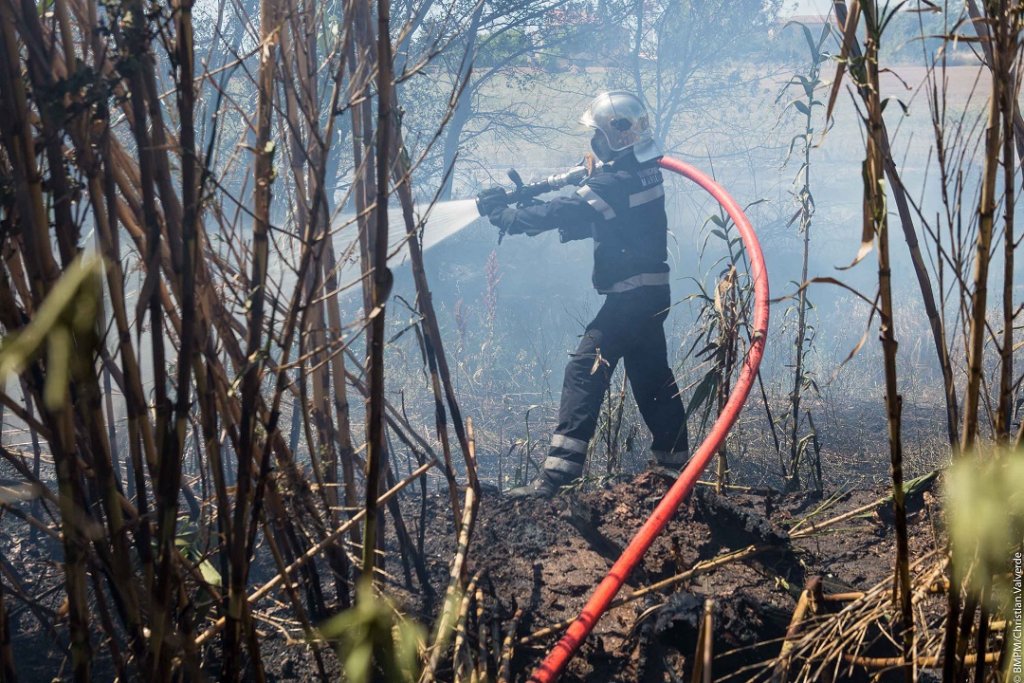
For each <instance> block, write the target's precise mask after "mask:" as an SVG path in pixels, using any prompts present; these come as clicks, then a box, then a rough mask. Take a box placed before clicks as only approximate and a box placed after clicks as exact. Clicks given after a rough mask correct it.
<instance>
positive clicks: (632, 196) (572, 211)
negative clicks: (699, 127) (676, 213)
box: [489, 154, 669, 294]
mask: <svg viewBox="0 0 1024 683" xmlns="http://www.w3.org/2000/svg"><path fill="white" fill-rule="evenodd" d="M489 218H490V220H491V222H492V223H494V224H495V225H497V226H498V227H500V228H503V229H504V230H506V231H507V232H508V234H510V235H515V234H518V233H525V234H527V235H531V236H532V235H537V234H540V233H542V232H545V231H548V230H556V229H557V230H558V231H559V233H560V235H561V239H562V241H563V242H569V241H571V240H579V239H585V238H587V237H592V238H593V239H594V272H593V278H592V279H593V283H594V288H595V289H597V291H598V292H599V293H601V294H613V293H619V292H627V291H630V290H633V289H637V288H638V287H644V286H651V285H668V270H669V268H668V263H667V261H668V250H667V245H666V240H667V233H668V220H667V218H666V217H665V188H664V178H663V176H662V174H661V168H660V167H659V166H658V162H657V160H652V161H648V162H645V163H642V164H641V163H638V162H637V161H636V159H635V158H634V157H633V155H632V154H628V155H626V156H625V157H623V158H621V159H617V160H615V161H613V162H611V163H610V164H606V165H604V166H603V167H601V168H600V169H599V170H598V171H597V172H596V173H595V174H594V175H592V176H591V177H590V178H588V179H587V180H586V181H585V182H584V183H583V185H582V186H581V187H580V188H579V189H578V190H577V191H576V193H575V194H574V195H571V196H568V197H556V198H554V199H551V200H550V201H546V202H541V203H539V204H536V205H534V206H527V207H524V208H517V209H516V208H506V209H501V210H498V211H495V212H493V213H491V214H490V216H489Z"/></svg>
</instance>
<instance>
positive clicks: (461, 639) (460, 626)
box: [452, 572, 481, 683]
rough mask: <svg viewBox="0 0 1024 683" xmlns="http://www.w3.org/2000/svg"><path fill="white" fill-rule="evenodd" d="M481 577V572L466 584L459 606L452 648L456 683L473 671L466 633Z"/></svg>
mask: <svg viewBox="0 0 1024 683" xmlns="http://www.w3.org/2000/svg"><path fill="white" fill-rule="evenodd" d="M480 576H481V574H480V572H477V573H476V574H474V575H473V578H471V579H470V580H469V583H468V584H466V590H465V591H463V593H462V601H461V602H460V604H459V615H458V619H457V621H456V622H455V645H454V647H453V648H452V668H454V669H455V678H454V681H455V683H460V682H461V681H462V680H463V673H464V672H465V671H466V669H467V668H468V669H470V670H472V669H473V667H472V662H471V660H470V654H469V652H468V645H467V643H466V631H467V629H468V622H469V611H470V610H469V607H470V605H471V604H472V602H473V598H474V596H475V595H476V591H477V584H478V583H479V581H480Z"/></svg>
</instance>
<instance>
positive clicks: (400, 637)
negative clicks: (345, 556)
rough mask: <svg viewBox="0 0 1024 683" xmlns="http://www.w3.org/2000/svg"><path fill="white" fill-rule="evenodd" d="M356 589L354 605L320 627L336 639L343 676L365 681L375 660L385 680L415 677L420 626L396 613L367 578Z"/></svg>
mask: <svg viewBox="0 0 1024 683" xmlns="http://www.w3.org/2000/svg"><path fill="white" fill-rule="evenodd" d="M356 590H357V592H356V604H355V607H352V608H350V609H347V610H345V611H344V612H342V613H341V614H339V615H338V616H336V617H334V618H332V619H331V620H330V621H328V622H327V623H326V624H324V625H323V626H322V627H321V628H320V631H321V632H322V633H323V634H324V635H325V636H326V637H328V638H333V639H337V641H338V656H339V658H340V659H341V662H342V666H344V668H345V680H347V681H349V682H350V683H366V682H367V681H369V680H371V678H372V677H373V671H374V664H376V666H377V667H378V668H379V669H380V671H381V672H383V674H384V680H387V681H394V682H395V683H399V682H402V681H415V680H417V678H418V676H419V666H420V645H421V643H422V642H423V636H424V632H423V628H422V627H421V626H420V625H419V624H417V623H415V622H414V621H412V620H410V619H403V618H401V617H398V616H397V614H396V612H395V609H394V608H393V607H392V606H391V605H390V604H389V603H388V602H387V600H385V599H384V598H382V597H381V596H379V595H377V594H376V593H375V592H374V590H373V584H372V583H371V582H370V581H369V580H368V579H365V578H364V579H362V580H361V581H360V583H359V586H358V588H357V589H356Z"/></svg>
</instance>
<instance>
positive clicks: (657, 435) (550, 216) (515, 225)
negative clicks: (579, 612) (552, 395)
mask: <svg viewBox="0 0 1024 683" xmlns="http://www.w3.org/2000/svg"><path fill="white" fill-rule="evenodd" d="M580 123H582V124H583V125H584V126H586V127H588V128H590V129H592V130H593V136H592V138H591V141H590V145H591V149H592V150H593V152H594V155H595V156H596V157H597V158H598V159H600V161H601V162H602V164H601V165H600V166H599V167H598V170H596V171H595V172H594V173H593V174H592V175H590V176H589V177H588V178H587V179H586V180H585V181H584V183H583V184H582V186H580V187H579V189H578V190H577V191H576V193H575V194H573V195H571V196H566V197H556V198H554V199H551V200H550V201H547V202H540V203H536V204H533V205H530V206H525V207H520V208H509V207H507V206H505V204H504V203H503V202H501V201H500V200H494V201H490V200H489V199H488V197H487V195H486V194H484V195H481V199H480V201H481V202H482V203H483V206H482V209H483V211H482V212H483V213H486V214H487V217H488V219H489V220H490V222H491V223H493V224H494V225H495V226H497V227H498V228H500V229H501V230H503V231H504V232H506V233H507V234H509V235H515V234H520V233H521V234H526V235H530V236H534V235H538V234H540V233H542V232H546V231H549V230H558V231H559V234H560V237H561V241H562V242H568V241H571V240H580V239H586V238H591V239H593V241H594V270H593V278H592V280H593V285H594V288H595V289H596V290H597V291H598V293H599V294H603V295H605V301H604V304H603V305H602V306H601V309H600V310H599V311H598V313H597V316H596V317H595V318H594V320H593V321H592V322H591V323H590V324H589V325H587V328H586V331H585V332H584V334H583V337H582V339H581V340H580V343H579V346H578V347H577V349H576V351H575V353H573V354H571V356H570V360H569V363H568V365H567V366H566V368H565V379H564V381H563V384H562V397H561V405H560V407H559V411H558V426H557V428H556V429H555V433H554V435H553V436H552V438H551V446H550V450H549V451H548V456H547V458H546V459H545V460H544V466H543V469H542V470H541V472H540V473H539V475H538V476H537V477H536V478H535V479H534V480H533V481H531V482H530V483H529V484H527V485H526V486H521V487H519V488H515V489H512V490H511V491H509V495H510V496H512V497H515V498H549V497H551V496H553V495H554V494H555V493H557V492H558V490H559V489H560V488H562V487H564V486H566V485H568V484H570V483H572V482H573V481H574V480H576V479H577V478H579V477H580V476H581V475H582V474H583V465H584V462H585V460H586V456H587V449H588V446H589V444H590V440H591V438H592V437H593V436H594V431H595V429H596V427H597V418H598V414H599V412H600V409H601V402H602V400H603V397H604V394H605V391H606V390H607V388H608V384H609V381H610V379H611V376H612V373H613V372H614V370H615V366H616V365H617V363H618V362H619V360H620V359H621V360H622V361H623V362H624V363H625V366H626V373H627V374H628V376H629V381H630V385H631V386H632V387H633V396H634V397H635V398H636V402H637V407H638V408H639V409H640V414H641V415H642V416H643V418H644V422H645V423H646V424H647V427H648V428H649V429H650V430H651V435H652V437H653V442H652V444H651V452H652V453H651V454H652V456H653V458H652V460H653V463H652V464H655V465H657V466H659V468H669V469H671V470H672V471H673V472H677V471H678V470H679V469H680V467H681V466H682V465H683V464H684V463H685V462H686V460H687V459H688V458H689V445H688V443H687V433H686V412H685V409H684V408H683V403H682V400H681V399H680V397H679V390H678V389H677V387H676V381H675V377H674V376H673V373H672V369H671V368H670V367H669V364H668V354H667V348H666V343H665V330H664V322H665V318H666V317H667V314H668V309H669V305H670V303H671V302H670V295H669V266H668V262H667V261H668V253H667V248H666V238H667V233H668V221H667V219H666V216H665V190H664V179H663V177H662V174H661V168H660V166H659V165H658V157H660V156H661V154H660V152H659V150H658V146H657V144H656V143H655V140H654V136H653V134H652V131H651V129H650V124H649V122H648V115H647V111H646V108H645V107H644V105H643V102H641V100H640V99H639V98H637V97H636V96H635V95H633V94H631V93H628V92H622V91H613V92H607V93H602V94H600V95H598V96H597V97H596V98H595V99H594V100H593V102H591V103H590V106H589V107H588V108H587V110H586V111H585V112H584V113H583V116H582V117H580Z"/></svg>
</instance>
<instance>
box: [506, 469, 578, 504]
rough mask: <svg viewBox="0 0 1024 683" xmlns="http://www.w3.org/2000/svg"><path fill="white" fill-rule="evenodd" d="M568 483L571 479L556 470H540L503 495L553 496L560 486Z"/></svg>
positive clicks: (525, 497) (519, 496)
mask: <svg viewBox="0 0 1024 683" xmlns="http://www.w3.org/2000/svg"><path fill="white" fill-rule="evenodd" d="M570 483H572V480H571V479H568V478H566V477H564V476H562V475H561V474H560V473H558V472H552V471H550V470H541V472H540V474H538V475H537V476H536V477H535V478H534V480H533V481H531V482H530V483H529V484H526V485H525V486H517V487H516V488H514V489H510V490H509V491H508V493H506V494H505V495H507V496H508V497H509V498H512V499H527V498H553V497H554V496H555V494H556V493H558V492H559V490H561V489H562V487H564V486H567V485H569V484H570Z"/></svg>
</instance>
